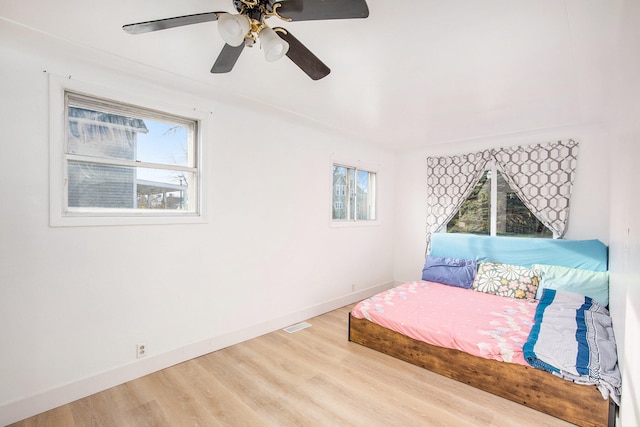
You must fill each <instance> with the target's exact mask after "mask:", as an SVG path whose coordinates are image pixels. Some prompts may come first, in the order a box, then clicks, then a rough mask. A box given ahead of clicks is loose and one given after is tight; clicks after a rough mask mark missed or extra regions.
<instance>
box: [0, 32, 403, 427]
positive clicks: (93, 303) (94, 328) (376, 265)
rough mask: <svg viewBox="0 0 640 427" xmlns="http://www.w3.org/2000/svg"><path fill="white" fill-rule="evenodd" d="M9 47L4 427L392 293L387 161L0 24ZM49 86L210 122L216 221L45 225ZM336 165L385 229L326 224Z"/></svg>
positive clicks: (2, 248) (5, 69)
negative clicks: (141, 351) (148, 103)
mask: <svg viewBox="0 0 640 427" xmlns="http://www.w3.org/2000/svg"><path fill="white" fill-rule="evenodd" d="M0 34H2V36H0V40H2V41H0V64H1V66H0V93H2V96H1V97H0V129H1V135H2V141H1V142H0V158H1V159H2V168H0V182H2V183H3V184H4V185H3V189H2V192H1V194H2V196H1V202H0V325H2V327H1V328H0V343H1V348H2V351H0V378H1V380H0V424H1V425H4V424H6V423H9V422H11V421H16V420H19V419H22V418H25V417H27V416H30V415H33V414H35V413H38V412H41V411H44V410H46V409H49V408H52V407H55V406H58V405H60V404H63V403H66V402H68V401H71V400H74V399H77V398H79V397H82V396H84V395H87V394H91V393H93V392H96V391H98V390H100V389H102V388H106V387H110V386H112V385H115V384H118V383H121V382H124V381H127V380H129V379H132V378H134V377H137V376H140V375H143V374H146V373H148V372H151V371H153V370H156V369H160V368H162V367H165V366H167V365H170V364H173V363H177V362H180V361H183V360H186V359H189V358H191V357H194V356H197V355H200V354H204V353H206V352H209V351H213V350H215V349H217V348H220V347H223V346H226V345H229V344H232V343H235V342H238V341H241V340H243V339H247V338H250V337H252V336H256V335H259V334H262V333H265V332H268V331H270V330H273V329H277V328H280V327H284V326H287V325H289V324H292V323H295V322H298V321H301V320H303V319H307V318H309V317H310V316H313V315H316V314H320V313H323V312H326V311H329V310H331V309H333V308H337V307H340V306H343V305H346V304H347V303H350V302H354V301H356V300H358V299H361V298H363V297H364V296H368V295H369V294H370V293H371V292H372V290H377V289H382V288H385V287H388V286H389V283H390V282H391V281H392V279H393V262H392V259H393V257H392V251H393V240H392V235H393V224H394V212H395V211H394V208H393V205H392V195H393V191H394V186H395V183H394V179H395V177H394V175H395V172H394V162H393V159H394V156H393V154H391V153H389V152H386V151H384V150H379V149H375V148H370V147H367V146H363V145H360V144H357V143H355V142H352V141H348V140H345V139H341V138H337V137H334V136H332V135H330V134H327V133H325V132H323V131H321V130H318V129H312V128H310V127H305V126H301V125H299V124H297V120H296V118H295V117H294V116H292V115H285V116H283V117H279V115H278V114H279V113H277V112H270V111H267V110H263V111H259V109H258V108H255V107H253V106H250V105H249V104H247V103H244V104H243V102H242V101H238V102H235V103H234V102H221V101H220V100H219V99H218V97H217V96H216V94H215V93H211V92H206V89H203V88H197V87H195V88H192V89H193V90H192V93H197V91H198V90H200V92H201V96H195V95H188V94H186V93H185V92H183V91H174V90H172V89H170V88H172V87H180V86H182V87H191V86H194V84H193V83H192V82H188V81H180V80H177V79H175V78H174V77H172V76H167V75H163V74H162V73H160V72H158V71H155V70H144V71H145V73H146V76H147V77H148V79H145V80H140V79H135V78H133V77H130V76H129V75H128V73H129V71H130V70H132V69H135V67H136V65H135V64H126V63H119V62H118V61H117V59H114V58H112V57H105V58H100V56H99V54H97V53H95V52H85V51H84V50H83V49H82V48H81V47H77V46H68V45H64V44H61V43H60V42H58V41H55V40H50V39H47V38H46V37H44V36H42V35H39V34H32V33H30V32H29V31H26V30H25V29H21V28H11V26H10V24H7V23H2V22H0ZM5 36H7V37H5ZM27 39H28V40H29V42H28V43H27V41H26V40H27ZM96 55H97V56H96ZM83 56H87V57H90V61H88V62H87V63H85V62H84V61H83V60H82V57H83ZM91 63H94V64H95V63H98V64H99V63H103V64H108V65H105V66H102V65H101V66H95V65H89V64H91ZM106 67H109V68H106ZM119 68H120V69H121V70H122V71H117V70H118V69H119ZM44 70H46V71H47V72H44ZM49 73H55V74H58V75H63V76H70V78H72V79H77V80H79V81H84V82H87V83H90V84H95V85H100V86H103V87H106V88H112V89H114V90H117V91H134V92H135V93H137V94H138V95H140V96H144V97H148V98H149V99H160V100H162V101H163V102H172V103H175V104H176V105H179V106H181V107H189V108H197V109H199V110H201V111H207V112H211V115H212V118H213V119H212V120H213V124H214V128H213V129H212V130H211V132H209V133H208V134H207V135H205V138H204V150H205V153H206V157H205V162H204V165H203V169H204V171H205V173H206V180H205V183H204V192H205V202H206V207H207V216H208V222H207V223H206V224H192V225H169V226H153V225H150V226H113V227H61V228H51V227H49V225H48V211H49V193H48V186H49V175H48V165H49V154H48V153H49V128H48V123H49V107H48V83H47V82H48V74H49ZM232 101H233V100H232ZM332 156H337V157H339V158H340V159H347V160H349V159H351V160H354V161H363V162H367V163H368V164H373V165H376V167H377V168H378V200H379V206H378V208H379V217H380V224H379V225H378V226H373V227H355V228H354V227H347V228H330V227H329V215H330V202H331V176H332V175H331V160H332ZM352 287H355V290H356V291H355V292H353V291H352ZM345 339H346V337H345ZM139 342H144V343H146V344H147V349H148V354H149V355H148V356H147V357H146V358H145V359H140V360H136V358H135V348H136V347H135V346H136V343H139Z"/></svg>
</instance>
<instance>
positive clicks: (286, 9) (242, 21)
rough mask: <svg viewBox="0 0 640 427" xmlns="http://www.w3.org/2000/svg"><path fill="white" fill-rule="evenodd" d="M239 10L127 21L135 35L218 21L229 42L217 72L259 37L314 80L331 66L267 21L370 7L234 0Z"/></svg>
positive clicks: (270, 56) (358, 2) (355, 1)
mask: <svg viewBox="0 0 640 427" xmlns="http://www.w3.org/2000/svg"><path fill="white" fill-rule="evenodd" d="M232 1H233V6H234V8H235V9H236V11H238V14H230V13H226V12H206V13H197V14H194V15H185V16H176V17H173V18H166V19H158V20H155V21H146V22H138V23H135V24H128V25H124V26H123V27H122V29H123V30H124V31H125V32H127V33H129V34H142V33H148V32H151V31H158V30H165V29H168V28H174V27H181V26H184V25H192V24H198V23H201V22H210V21H218V31H219V33H220V36H221V37H222V39H223V40H224V41H225V45H224V47H223V48H222V52H220V54H219V55H218V58H217V59H216V61H215V63H214V64H213V67H212V68H211V72H212V73H227V72H229V71H231V70H232V69H233V66H234V65H235V63H236V61H237V60H238V58H239V57H240V54H241V53H242V51H243V49H244V48H245V47H252V46H253V45H254V44H255V43H256V41H257V40H260V45H261V47H262V49H263V50H264V54H265V59H266V60H267V61H276V60H278V59H280V58H282V57H283V56H284V55H286V56H287V57H288V58H289V59H290V60H291V61H293V63H294V64H296V65H297V66H298V67H300V69H302V71H304V72H305V73H306V74H307V75H308V76H309V77H311V78H312V79H313V80H319V79H321V78H323V77H325V76H327V75H328V74H329V73H330V72H331V70H330V69H329V67H327V66H326V65H325V64H324V63H323V62H322V61H320V59H318V57H316V56H315V55H314V54H313V53H312V52H311V51H310V50H309V49H307V48H306V47H305V46H304V45H303V44H302V43H300V42H299V41H298V39H296V38H295V37H294V36H293V35H292V34H291V33H290V32H289V31H288V30H285V29H284V28H281V27H274V28H271V27H269V26H268V25H267V23H266V20H267V19H268V18H271V17H276V18H279V19H281V20H283V21H286V22H290V21H312V20H323V19H351V18H366V17H368V16H369V8H368V7H367V3H366V0H232Z"/></svg>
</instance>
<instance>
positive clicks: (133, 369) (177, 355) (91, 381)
mask: <svg viewBox="0 0 640 427" xmlns="http://www.w3.org/2000/svg"><path fill="white" fill-rule="evenodd" d="M395 285H396V283H395V282H387V283H382V284H379V285H376V286H372V287H370V288H367V289H362V290H358V291H355V292H352V293H350V294H348V295H345V296H343V297H340V298H337V299H334V300H331V301H326V302H324V303H321V304H318V305H314V306H312V307H308V308H305V309H302V310H299V311H296V312H294V313H290V314H287V315H284V316H281V317H278V318H274V319H270V320H267V321H265V322H262V323H259V324H256V325H254V326H251V327H249V328H244V329H241V330H238V331H234V332H230V333H228V334H224V335H220V336H216V337H212V338H210V339H207V340H204V341H200V342H197V343H193V344H189V345H187V346H185V347H181V348H179V349H176V350H172V351H169V352H166V353H162V354H157V355H153V356H148V357H146V358H144V359H140V360H137V361H135V362H133V363H130V364H127V365H123V366H119V367H117V368H115V369H111V370H108V371H105V372H102V373H98V374H96V375H92V376H90V377H87V378H83V379H80V380H78V381H74V382H72V383H69V384H65V385H62V386H60V387H56V388H53V389H51V390H48V391H45V392H43V393H39V394H36V395H33V396H29V397H26V398H23V399H18V400H15V401H13V402H9V403H7V404H5V405H3V406H0V425H2V426H4V425H7V424H11V423H14V422H17V421H20V420H23V419H25V418H29V417H31V416H34V415H37V414H40V413H42V412H45V411H48V410H51V409H53V408H57V407H58V406H62V405H65V404H67V403H70V402H73V401H75V400H78V399H82V398H83V397H87V396H90V395H92V394H94V393H98V392H100V391H103V390H106V389H109V388H111V387H115V386H117V385H119V384H123V383H125V382H127V381H131V380H134V379H136V378H140V377H143V376H145V375H148V374H151V373H153V372H156V371H159V370H162V369H165V368H168V367H169V366H172V365H176V364H178V363H182V362H185V361H187V360H190V359H193V358H196V357H199V356H202V355H205V354H208V353H211V352H213V351H216V350H220V349H222V348H225V347H228V346H231V345H234V344H238V343H240V342H242V341H246V340H248V339H251V338H255V337H258V336H260V335H264V334H266V333H269V332H272V331H275V330H277V329H281V328H284V327H286V326H289V325H292V324H294V323H297V322H301V321H303V320H307V319H309V318H311V317H315V316H319V315H321V314H324V313H327V312H329V311H331V310H335V309H338V308H340V307H344V306H345V305H349V304H352V303H354V302H357V301H360V300H362V299H365V298H367V297H369V296H371V295H374V294H376V293H378V292H382V291H384V290H386V289H389V288H390V287H392V286H395ZM345 321H346V319H345ZM346 339H347V337H345V340H346Z"/></svg>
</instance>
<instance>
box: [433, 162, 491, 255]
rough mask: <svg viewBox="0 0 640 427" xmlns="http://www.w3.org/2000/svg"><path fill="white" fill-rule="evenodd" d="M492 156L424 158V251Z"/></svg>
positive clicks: (463, 199) (474, 184)
mask: <svg viewBox="0 0 640 427" xmlns="http://www.w3.org/2000/svg"><path fill="white" fill-rule="evenodd" d="M490 157H491V152H490V151H489V150H487V151H481V152H479V153H470V154H463V155H460V156H447V157H428V158H427V251H429V245H430V242H431V233H435V232H436V231H438V230H439V229H440V228H442V227H443V226H444V225H446V224H447V223H448V222H449V221H450V220H451V218H453V216H454V215H455V214H456V213H457V212H458V210H459V209H460V206H462V203H464V201H465V200H466V199H467V197H469V195H470V194H471V192H472V191H473V188H474V187H475V186H476V184H477V183H478V181H479V180H480V178H481V177H482V174H483V173H484V171H485V168H486V166H487V162H488V161H489V160H490Z"/></svg>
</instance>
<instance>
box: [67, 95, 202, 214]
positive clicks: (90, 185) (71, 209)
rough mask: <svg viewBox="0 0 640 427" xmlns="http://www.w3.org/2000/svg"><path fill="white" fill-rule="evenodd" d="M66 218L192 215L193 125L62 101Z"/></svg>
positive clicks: (96, 103) (92, 102)
mask: <svg viewBox="0 0 640 427" xmlns="http://www.w3.org/2000/svg"><path fill="white" fill-rule="evenodd" d="M65 113H66V118H67V129H66V144H65V150H64V155H65V166H66V194H65V196H66V206H65V211H66V212H67V214H87V213H92V214H96V213H100V214H114V215H118V214H127V212H133V211H135V212H136V215H139V214H143V215H145V214H147V215H157V214H160V213H169V212H171V213H173V214H189V213H195V212H197V211H198V197H197V195H198V191H197V186H198V185H197V184H198V168H197V159H196V155H197V148H196V147H197V144H196V141H197V131H198V126H197V121H196V120H191V119H185V118H182V117H175V116H171V115H168V114H164V113H159V112H156V111H151V110H147V109H143V108H138V107H134V106H130V105H122V104H117V103H114V102H111V101H106V100H100V99H95V98H90V97H87V96H84V95H79V94H74V93H66V95H65Z"/></svg>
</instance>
